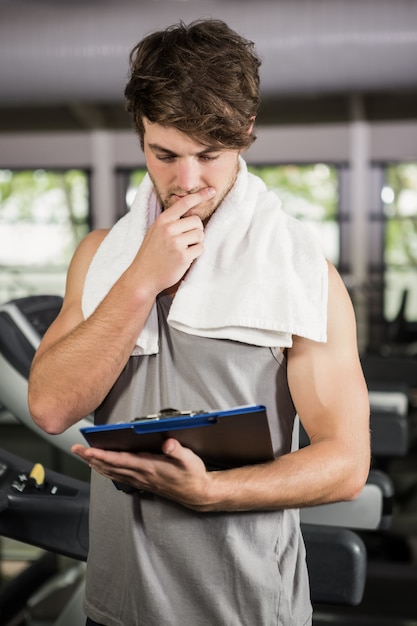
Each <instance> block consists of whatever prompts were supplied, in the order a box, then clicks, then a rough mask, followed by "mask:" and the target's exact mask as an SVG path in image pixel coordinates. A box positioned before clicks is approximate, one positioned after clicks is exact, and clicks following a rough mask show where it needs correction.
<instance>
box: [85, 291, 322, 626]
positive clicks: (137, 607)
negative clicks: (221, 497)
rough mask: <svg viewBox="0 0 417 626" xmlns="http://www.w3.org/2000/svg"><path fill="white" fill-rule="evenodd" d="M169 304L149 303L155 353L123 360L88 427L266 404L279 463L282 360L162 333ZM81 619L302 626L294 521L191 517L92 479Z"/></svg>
mask: <svg viewBox="0 0 417 626" xmlns="http://www.w3.org/2000/svg"><path fill="white" fill-rule="evenodd" d="M170 303H171V298H170V297H169V296H166V295H163V296H160V297H159V298H158V299H157V308H158V320H159V352H158V354H156V355H151V356H137V357H130V359H129V361H128V363H127V364H126V366H125V368H124V370H123V372H122V374H121V375H120V377H119V379H118V380H117V382H116V384H115V385H114V387H113V388H112V389H111V390H110V392H109V394H108V396H107V398H106V399H105V401H104V402H103V404H102V405H101V406H100V407H99V408H98V409H97V411H96V417H95V419H96V423H110V422H118V421H124V420H129V419H132V418H134V417H137V416H138V415H145V414H148V413H154V412H155V411H157V410H159V409H161V408H164V407H168V406H170V407H176V408H181V409H185V408H190V409H193V408H204V409H207V410H217V409H226V408H229V407H231V406H236V405H241V404H265V405H266V406H267V410H268V420H269V425H270V430H271V436H272V440H273V446H274V451H275V455H276V456H279V455H282V454H285V453H287V452H289V451H290V449H291V438H292V427H293V421H294V416H295V409H294V406H293V403H292V400H291V396H290V393H289V390H288V385H287V375H286V359H285V356H284V354H283V353H282V352H281V351H280V350H279V349H278V350H275V349H270V348H263V347H254V346H250V345H246V344H242V343H237V342H232V341H228V340H216V339H207V338H203V337H196V336H192V335H188V334H186V333H183V332H180V331H177V330H175V329H172V328H170V327H169V326H168V324H167V321H166V319H167V315H168V312H169V306H170ZM85 610H86V613H87V615H88V616H89V617H90V618H91V619H93V620H94V621H96V622H98V623H100V624H104V625H105V626H164V625H166V626H243V625H245V626H272V625H274V626H304V625H307V624H311V604H310V598H309V584H308V576H307V569H306V564H305V550H304V544H303V541H302V537H301V532H300V528H299V514H298V511H296V510H284V511H268V512H239V513H227V514H224V513H197V512H194V511H191V510H189V509H186V508H184V507H182V506H180V505H178V504H176V503H174V502H170V501H168V500H166V499H163V498H159V497H157V496H154V495H143V494H142V495H141V494H139V493H134V494H126V493H124V492H123V491H119V490H117V489H116V488H115V486H114V485H113V483H112V482H111V481H110V480H107V479H105V478H103V477H101V476H99V475H97V474H96V473H94V472H93V475H92V489H91V507H90V551H89V557H88V564H87V585H86V598H85Z"/></svg>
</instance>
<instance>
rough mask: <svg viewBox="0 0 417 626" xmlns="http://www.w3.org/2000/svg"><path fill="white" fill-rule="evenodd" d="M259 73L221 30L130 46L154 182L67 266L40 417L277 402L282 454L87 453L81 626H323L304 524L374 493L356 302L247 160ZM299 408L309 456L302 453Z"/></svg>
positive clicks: (135, 109) (39, 373)
mask: <svg viewBox="0 0 417 626" xmlns="http://www.w3.org/2000/svg"><path fill="white" fill-rule="evenodd" d="M259 65H260V62H259V60H258V58H257V56H256V55H255V53H254V50H253V44H252V43H251V42H248V41H246V40H245V39H243V38H242V37H240V36H239V35H238V34H236V33H235V32H234V31H232V30H230V29H229V28H228V27H227V26H226V25H225V24H224V23H222V22H219V21H216V20H203V21H198V22H196V23H193V24H191V25H189V26H185V25H184V24H182V23H181V24H179V25H177V26H175V27H170V28H169V29H167V30H166V31H161V32H157V33H154V34H151V35H149V36H148V37H146V38H145V39H144V40H143V41H142V42H141V43H139V44H138V45H137V46H136V48H135V49H134V50H133V52H132V55H131V75H130V79H129V83H128V85H127V87H126V97H127V102H128V109H129V111H130V112H131V114H132V117H133V120H134V124H135V128H136V131H137V133H138V135H139V138H140V142H141V146H142V148H143V150H144V154H145V158H146V165H147V170H148V174H149V177H146V178H145V180H144V182H143V183H142V185H141V187H140V188H139V190H138V195H137V198H136V200H135V203H134V206H133V207H132V209H131V211H130V213H129V214H128V215H126V216H125V217H124V218H122V220H121V221H119V222H118V224H117V225H116V226H115V227H114V228H113V229H112V230H111V231H110V232H108V231H96V232H92V233H91V234H90V235H88V236H87V237H86V238H85V240H84V241H83V242H82V243H81V244H80V246H79V248H78V250H77V251H76V253H75V255H74V258H73V260H72V262H71V265H70V268H69V271H68V279H67V287H66V295H65V299H64V303H63V307H62V310H61V312H60V314H59V316H58V318H57V319H56V321H55V322H54V323H53V324H52V325H51V327H50V328H49V330H48V332H47V333H46V335H45V337H44V339H43V341H42V343H41V345H40V347H39V350H38V352H37V354H36V356H35V359H34V362H33V366H32V371H31V376H30V381H29V403H30V409H31V412H32V415H33V418H34V420H35V421H36V422H37V423H38V424H39V425H40V426H41V427H42V428H44V429H45V430H46V431H47V432H49V433H59V432H62V431H63V430H65V429H66V428H67V427H69V426H70V425H72V424H74V423H76V422H77V421H78V420H80V419H81V418H82V417H84V416H85V415H87V414H89V413H90V412H92V411H95V416H96V417H95V419H96V422H97V423H107V422H118V421H124V420H130V419H133V418H134V417H137V416H138V415H146V414H148V413H154V412H155V411H158V410H160V409H162V408H164V407H168V406H173V407H175V408H178V409H198V408H204V409H206V410H216V409H227V408H230V407H233V406H237V405H242V404H258V403H260V404H265V405H266V406H267V410H268V419H269V425H270V430H271V437H272V441H273V446H274V452H275V456H276V458H275V460H273V461H270V462H268V463H263V464H258V465H253V466H249V467H239V468H235V469H228V470H221V471H220V470H218V471H208V469H207V468H206V467H205V465H204V463H203V461H202V460H201V459H200V458H199V457H198V456H196V455H195V454H194V453H193V452H192V451H191V450H189V449H187V448H185V447H183V446H181V445H180V443H179V442H178V441H176V440H175V439H173V438H171V439H168V440H166V441H165V442H164V444H163V446H162V450H161V454H158V455H151V454H144V453H141V454H131V453H119V452H109V451H103V450H99V449H95V448H88V449H87V448H84V447H83V446H80V445H77V446H74V450H73V451H74V452H75V453H76V454H78V455H79V456H80V457H81V458H82V459H84V460H85V461H86V462H87V463H89V465H90V466H91V467H92V468H93V470H95V472H93V474H92V499H91V510H90V552H89V559H88V567H87V586H86V600H85V609H86V613H87V615H88V616H89V620H90V622H89V623H98V624H104V625H106V626H116V625H117V626H120V625H123V626H140V625H144V626H153V625H154V626H160V625H161V624H169V625H173V626H176V625H178V626H180V625H181V626H183V625H184V624H186V625H192V626H199V625H203V624H204V625H213V626H221V625H226V624H227V625H232V624H233V625H241V624H248V625H250V626H254V625H255V624H256V625H257V626H258V625H259V626H261V625H267V624H282V625H285V626H289V625H290V624H296V625H297V626H299V625H302V624H310V623H311V619H312V618H311V604H310V600H309V592H308V577H307V572H306V565H305V552H304V546H303V542H302V538H301V534H300V528H299V518H298V508H299V507H302V506H308V505H314V504H320V503H328V502H333V501H337V500H348V499H352V498H354V497H356V496H357V495H358V493H359V492H360V491H361V489H362V487H363V485H364V483H365V481H366V478H367V475H368V470H369V424H368V420H369V408H368V394H367V390H366V386H365V383H364V379H363V375H362V371H361V368H360V364H359V359H358V352H357V346H356V331H355V320H354V314H353V311H352V306H351V303H350V300H349V297H348V295H347V293H346V290H345V288H344V286H343V283H342V281H341V279H340V277H339V275H338V273H337V272H336V270H335V268H334V267H333V266H331V265H330V264H328V263H327V262H326V261H325V260H324V259H323V257H322V254H321V251H320V250H319V247H318V245H317V244H316V242H315V241H314V240H313V239H312V237H311V235H310V234H309V232H308V231H307V229H306V227H305V226H303V225H302V224H300V223H298V222H296V221H295V220H293V219H291V218H289V217H288V216H287V215H286V214H285V213H284V211H282V209H281V208H280V206H279V201H278V199H277V198H276V196H275V195H274V194H272V193H270V192H268V191H267V190H266V189H265V187H264V185H263V183H262V182H261V181H260V180H259V179H258V178H256V177H254V176H251V175H249V174H248V172H247V170H246V165H245V162H244V161H243V159H242V157H241V153H242V152H243V151H244V150H245V149H246V148H247V147H248V146H249V145H250V144H251V143H252V141H253V140H254V134H253V124H254V120H255V117H256V114H257V111H258V107H259V79H258V68H259ZM296 412H297V413H298V415H299V416H300V419H301V421H302V423H303V425H304V427H305V429H306V431H307V433H308V435H309V437H310V440H311V445H310V446H308V447H306V448H304V449H302V450H298V451H295V452H291V434H292V426H293V420H294V416H295V413H296ZM113 481H115V482H118V483H122V484H124V485H126V486H128V488H126V489H125V490H124V491H123V490H117V489H116V488H115V486H114V483H113ZM91 620H94V621H91Z"/></svg>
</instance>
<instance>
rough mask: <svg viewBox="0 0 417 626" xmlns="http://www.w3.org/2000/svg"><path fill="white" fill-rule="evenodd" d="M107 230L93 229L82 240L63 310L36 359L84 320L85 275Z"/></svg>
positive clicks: (67, 286) (67, 280) (70, 275)
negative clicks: (82, 300)
mask: <svg viewBox="0 0 417 626" xmlns="http://www.w3.org/2000/svg"><path fill="white" fill-rule="evenodd" d="M107 232H108V231H106V230H95V231H92V232H91V233H89V234H88V235H87V236H86V237H85V238H84V239H83V240H82V241H81V243H80V245H79V246H78V248H77V250H76V251H75V253H74V256H73V258H72V260H71V263H70V266H69V268H68V272H67V279H66V286H65V296H64V300H63V303H62V307H61V310H60V312H59V313H58V315H57V317H56V318H55V320H54V321H53V323H52V324H51V325H50V327H49V328H48V330H47V331H46V333H45V335H44V336H43V338H42V341H41V343H40V345H39V348H38V350H37V353H36V355H35V359H36V358H38V357H39V356H40V355H41V354H42V353H43V352H45V351H46V350H47V349H48V348H49V347H50V346H52V345H54V344H55V343H56V342H57V341H59V340H60V339H61V338H62V337H64V336H65V335H67V334H68V333H70V332H71V331H72V330H73V329H74V328H75V327H76V326H78V325H79V324H80V323H81V322H82V321H83V319H84V318H83V314H82V310H81V298H82V292H83V287H84V280H85V276H86V274H87V270H88V268H89V266H90V263H91V260H92V258H93V256H94V254H95V253H96V251H97V248H98V247H99V245H100V243H101V242H102V241H103V239H104V237H105V236H106V234H107Z"/></svg>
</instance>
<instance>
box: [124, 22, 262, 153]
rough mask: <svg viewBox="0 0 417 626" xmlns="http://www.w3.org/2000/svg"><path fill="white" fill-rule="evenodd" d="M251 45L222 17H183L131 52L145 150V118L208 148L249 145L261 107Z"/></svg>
mask: <svg viewBox="0 0 417 626" xmlns="http://www.w3.org/2000/svg"><path fill="white" fill-rule="evenodd" d="M260 64H261V62H260V60H259V58H258V57H257V56H256V54H255V52H254V44H253V42H251V41H249V40H247V39H244V38H243V37H241V36H240V35H239V34H238V33H236V32H235V31H233V30H231V29H230V28H229V27H228V26H227V24H225V23H224V22H222V21H220V20H198V21H195V22H192V23H191V24H189V25H185V24H184V23H183V22H180V23H179V24H176V25H174V26H170V27H169V28H167V29H166V30H163V31H158V32H155V33H151V34H150V35H147V36H146V37H145V38H144V39H143V40H142V41H141V42H139V43H138V44H137V46H135V48H133V50H132V52H131V54H130V77H129V82H128V83H127V85H126V89H125V97H126V102H127V110H128V111H129V112H130V114H131V115H132V119H133V124H134V127H135V130H136V132H137V133H138V135H139V138H140V141H141V145H142V147H143V135H144V127H143V118H144V117H146V118H148V119H149V121H150V122H152V123H158V124H161V125H163V126H170V127H174V128H176V129H177V130H180V131H182V132H184V133H186V134H187V135H189V136H190V137H191V138H192V139H194V140H195V141H198V142H199V143H202V144H203V145H208V146H214V147H221V148H228V149H246V148H248V147H249V146H250V145H251V144H252V142H253V141H254V139H255V135H254V134H253V132H249V129H250V126H251V124H252V122H253V119H254V117H255V116H256V114H257V112H258V109H259V105H260V94H259V66H260Z"/></svg>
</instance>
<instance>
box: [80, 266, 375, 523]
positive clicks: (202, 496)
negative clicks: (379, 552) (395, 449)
mask: <svg viewBox="0 0 417 626" xmlns="http://www.w3.org/2000/svg"><path fill="white" fill-rule="evenodd" d="M288 380H289V385H290V390H291V394H292V397H293V400H294V403H295V406H296V408H297V412H298V414H299V416H300V419H301V421H302V423H303V425H304V427H305V429H306V431H307V433H308V435H309V437H310V439H311V445H310V446H308V447H306V448H304V449H302V450H299V451H297V452H294V453H291V454H287V455H284V456H282V457H280V458H278V459H276V460H275V461H273V462H271V463H266V464H263V465H259V466H252V467H245V468H238V469H233V470H228V471H219V472H206V471H205V468H204V465H203V463H202V462H201V460H200V459H199V458H198V457H197V456H196V455H194V454H193V453H192V452H191V451H190V450H187V449H185V448H183V447H182V446H181V445H180V444H179V443H178V442H177V441H175V440H173V439H170V440H168V441H166V442H165V444H164V448H163V451H164V453H165V454H164V455H161V456H160V457H158V456H152V455H133V454H127V453H113V452H104V451H102V450H97V449H94V448H91V449H87V450H86V449H84V448H82V447H80V446H76V447H75V448H74V451H75V452H77V453H78V454H80V456H82V457H83V458H84V459H85V460H87V461H88V462H89V463H90V464H91V465H92V466H93V467H94V468H95V469H96V470H97V471H99V472H101V473H102V474H104V475H105V476H108V477H110V478H115V479H117V480H121V481H122V482H123V481H124V482H129V483H130V484H132V485H133V486H135V487H137V488H139V489H148V490H150V491H154V492H156V493H159V494H161V495H164V496H166V497H168V498H171V499H173V500H176V501H178V502H180V503H182V504H184V505H185V506H188V507H190V508H193V509H196V510H200V511H217V510H223V511H236V510H250V509H261V510H262V509H264V510H265V509H277V508H291V507H299V506H307V505H313V504H320V503H325V502H333V501H337V500H349V499H352V498H354V497H355V496H356V495H358V493H359V492H360V491H361V489H362V488H363V485H364V483H365V482H366V479H367V476H368V472H369V463H370V444H369V403H368V392H367V389H366V385H365V381H364V378H363V374H362V370H361V367H360V361H359V357H358V352H357V344H356V326H355V320H354V315H353V310H352V306H351V302H350V299H349V296H348V294H347V292H346V290H345V288H344V285H343V283H342V281H341V279H340V277H339V275H338V273H337V272H336V270H335V269H334V268H333V267H332V266H329V304H328V341H327V343H325V344H321V343H316V342H313V341H309V340H306V339H301V338H297V337H295V338H294V344H293V347H292V348H291V350H289V356H288Z"/></svg>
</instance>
